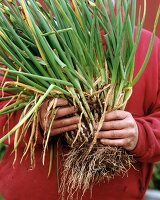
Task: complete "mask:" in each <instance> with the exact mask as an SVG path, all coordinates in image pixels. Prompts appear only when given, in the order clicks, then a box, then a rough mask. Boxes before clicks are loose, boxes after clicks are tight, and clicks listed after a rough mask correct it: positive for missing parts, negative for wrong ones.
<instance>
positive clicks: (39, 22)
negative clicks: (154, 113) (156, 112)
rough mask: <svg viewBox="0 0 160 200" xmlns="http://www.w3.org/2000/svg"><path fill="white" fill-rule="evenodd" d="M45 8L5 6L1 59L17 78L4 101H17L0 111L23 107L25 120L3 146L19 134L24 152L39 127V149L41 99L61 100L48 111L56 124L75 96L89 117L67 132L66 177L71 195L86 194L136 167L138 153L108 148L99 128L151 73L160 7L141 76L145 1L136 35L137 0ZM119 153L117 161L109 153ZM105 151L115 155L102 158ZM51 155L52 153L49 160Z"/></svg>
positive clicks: (57, 2)
mask: <svg viewBox="0 0 160 200" xmlns="http://www.w3.org/2000/svg"><path fill="white" fill-rule="evenodd" d="M44 5H45V8H43V7H42V6H41V5H40V4H39V2H38V1H36V0H30V1H25V0H19V1H18V3H17V1H14V0H12V1H9V0H8V1H7V0H4V1H1V3H0V49H1V51H0V62H1V63H2V64H3V65H4V66H5V67H0V70H1V74H0V75H1V76H3V77H4V78H5V77H7V78H9V81H5V82H4V81H2V82H1V87H0V89H1V91H2V93H3V92H5V91H6V92H9V93H10V94H11V95H10V96H7V97H3V96H2V97H1V99H0V100H1V101H3V100H6V99H8V101H9V103H8V104H7V105H6V106H4V108H2V109H1V110H0V115H5V114H12V113H13V112H15V111H17V110H22V114H21V117H20V120H19V122H18V123H17V124H16V125H15V127H14V128H13V129H12V130H10V131H9V132H8V133H7V134H6V135H5V136H4V137H3V138H1V139H0V143H3V142H4V141H5V140H6V139H7V138H8V137H10V136H11V135H12V134H15V145H14V151H16V149H17V148H18V145H19V143H20V142H21V140H22V139H23V135H24V134H25V132H26V130H27V129H28V127H31V129H32V130H31V132H32V134H31V136H30V140H29V142H28V145H27V147H26V149H25V152H24V155H26V154H27V152H28V150H29V148H32V151H34V149H33V147H34V145H33V144H32V142H33V140H34V142H36V140H35V138H36V131H37V129H36V128H35V127H36V126H38V111H39V108H40V106H41V104H42V103H43V102H44V100H45V99H47V98H48V99H54V100H55V101H54V103H53V106H52V109H51V111H50V114H48V116H49V115H52V119H51V120H50V126H51V125H52V122H53V121H54V116H55V113H56V99H57V98H59V97H61V98H65V99H67V100H68V101H69V102H70V104H72V105H75V106H76V107H78V114H79V115H80V118H81V120H80V122H79V128H78V129H77V130H76V131H75V132H71V133H66V134H65V139H66V141H67V143H68V146H69V153H68V154H67V156H66V161H65V164H64V172H65V173H64V174H65V176H64V177H63V180H64V183H65V184H66V182H67V180H68V179H69V181H68V183H69V184H68V188H71V189H69V192H71V193H72V191H73V190H77V189H83V191H85V190H86V189H87V188H89V185H90V183H92V182H94V181H97V180H99V179H101V177H102V178H105V177H112V176H114V175H115V174H117V173H121V172H122V171H124V168H128V167H130V166H131V160H130V155H128V154H127V152H126V151H125V150H124V149H122V148H116V147H104V146H103V145H100V143H99V142H98V141H97V133H98V131H99V130H100V129H101V126H102V123H103V121H104V115H105V113H106V112H110V111H112V110H117V109H124V108H125V105H126V103H127V101H128V99H129V98H130V96H131V94H132V88H133V86H134V85H135V84H136V82H137V81H138V80H139V78H140V76H141V75H142V73H143V72H144V70H145V68H146V66H147V62H148V60H149V57H150V54H151V51H152V45H153V41H154V36H155V32H156V26H157V23H158V17H159V14H160V8H159V10H158V13H157V17H156V20H155V24H154V30H153V33H152V37H151V40H150V44H149V47H148V51H147V54H146V57H145V59H144V62H143V65H142V66H141V69H140V71H139V72H138V73H137V74H136V76H135V77H134V76H133V74H134V66H135V60H134V59H135V53H136V49H137V46H138V43H139V40H140V35H141V31H142V27H143V23H144V19H145V14H146V1H145V0H144V11H143V15H142V19H141V17H140V16H141V9H140V10H139V13H138V22H137V28H136V32H135V19H136V0H119V1H117V3H116V7H114V5H113V3H112V0H108V8H109V9H108V10H109V11H107V10H106V2H105V0H95V1H92V0H86V1H81V0H71V1H70V2H69V1H68V0H45V1H44ZM101 30H103V32H104V38H103V36H102V32H101ZM102 38H103V39H104V43H105V44H104V43H103V41H102ZM96 123H98V130H97V131H95V130H94V126H95V124H96ZM21 127H22V129H21V132H20V128H21ZM49 135H50V131H48V132H47V133H45V135H44V151H43V152H45V150H46V148H47V145H48V139H49ZM107 152H108V153H107ZM115 152H116V153H115ZM114 154H115V158H113V156H109V155H114ZM117 155H122V157H123V156H124V160H123V158H122V159H121V158H120V159H119V160H118V161H116V160H114V159H116V157H117ZM104 156H106V158H107V159H106V160H109V159H111V160H109V162H108V163H103V162H101V159H102V158H103V160H105V159H104ZM44 157H45V153H44V156H43V161H44ZM95 163H96V164H95ZM99 163H101V164H99ZM106 166H107V167H106ZM69 177H70V178H69ZM62 188H63V185H62ZM62 190H63V189H62Z"/></svg>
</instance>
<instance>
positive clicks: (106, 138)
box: [98, 110, 138, 151]
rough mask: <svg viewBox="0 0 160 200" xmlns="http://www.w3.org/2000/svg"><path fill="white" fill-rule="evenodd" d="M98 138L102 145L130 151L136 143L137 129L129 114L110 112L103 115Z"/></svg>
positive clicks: (119, 111)
mask: <svg viewBox="0 0 160 200" xmlns="http://www.w3.org/2000/svg"><path fill="white" fill-rule="evenodd" d="M98 138H99V139H100V141H101V143H102V144H103V145H110V146H118V147H123V148H124V149H126V150H128V151H131V150H133V149H134V148H135V147H136V145H137V142H138V127H137V124H136V122H135V120H134V118H133V116H132V115H131V114H130V113H129V112H126V111H121V110H117V111H112V112H110V113H107V114H106V115H105V120H104V122H103V125H102V128H101V130H100V131H99V133H98Z"/></svg>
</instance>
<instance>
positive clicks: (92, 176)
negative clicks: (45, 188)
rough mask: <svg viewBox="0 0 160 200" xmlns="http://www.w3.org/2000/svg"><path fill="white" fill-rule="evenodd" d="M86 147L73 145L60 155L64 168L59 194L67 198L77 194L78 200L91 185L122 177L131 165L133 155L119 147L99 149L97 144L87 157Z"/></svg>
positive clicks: (87, 146)
mask: <svg viewBox="0 0 160 200" xmlns="http://www.w3.org/2000/svg"><path fill="white" fill-rule="evenodd" d="M88 149H89V144H85V145H83V147H79V146H74V148H69V149H68V153H66V154H64V168H63V172H62V178H61V187H60V191H61V193H62V194H63V195H64V194H65V193H67V194H68V199H72V198H73V195H74V194H75V193H77V192H78V191H81V197H82V196H83V194H84V193H85V191H86V190H87V189H91V188H92V186H93V184H96V183H97V182H100V181H104V180H105V179H107V181H108V180H110V179H111V178H114V176H116V175H121V176H124V175H126V173H127V171H128V169H129V168H131V166H132V163H133V162H134V159H133V156H132V155H129V154H128V153H127V151H126V150H124V149H123V148H117V147H110V146H103V145H102V144H100V142H97V144H96V145H94V147H93V148H92V150H91V151H90V152H89V154H88Z"/></svg>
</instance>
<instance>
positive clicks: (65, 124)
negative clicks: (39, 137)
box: [39, 98, 80, 136]
mask: <svg viewBox="0 0 160 200" xmlns="http://www.w3.org/2000/svg"><path fill="white" fill-rule="evenodd" d="M47 108H48V101H45V102H44V103H43V104H42V106H41V108H40V113H39V116H40V125H41V127H42V129H43V130H45V131H48V130H49V124H48V123H47V122H48V121H49V120H47V121H46V113H47ZM56 108H58V111H57V112H56V116H55V119H54V121H53V123H52V126H51V134H50V135H51V136H54V135H58V134H61V133H65V132H67V131H73V130H75V129H76V128H77V127H78V123H79V119H80V118H79V116H75V115H74V114H75V113H76V112H77V109H76V108H75V107H74V106H69V103H68V101H67V100H65V99H62V98H59V99H57V104H56ZM69 115H70V116H69ZM71 115H73V116H71Z"/></svg>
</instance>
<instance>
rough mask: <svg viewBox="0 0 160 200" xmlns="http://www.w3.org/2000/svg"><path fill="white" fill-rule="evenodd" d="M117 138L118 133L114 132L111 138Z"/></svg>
mask: <svg viewBox="0 0 160 200" xmlns="http://www.w3.org/2000/svg"><path fill="white" fill-rule="evenodd" d="M116 137H117V132H116V131H115V130H112V132H111V138H116Z"/></svg>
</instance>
